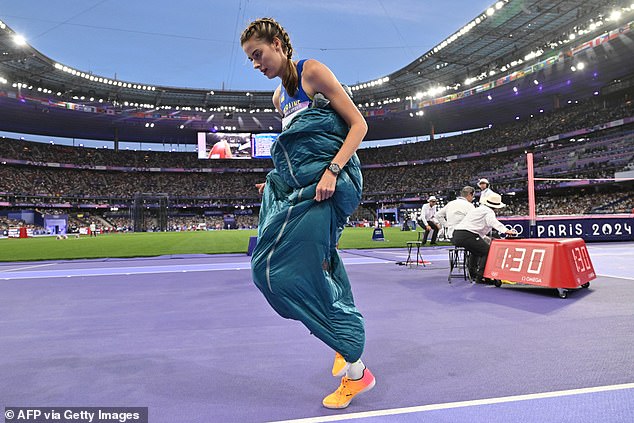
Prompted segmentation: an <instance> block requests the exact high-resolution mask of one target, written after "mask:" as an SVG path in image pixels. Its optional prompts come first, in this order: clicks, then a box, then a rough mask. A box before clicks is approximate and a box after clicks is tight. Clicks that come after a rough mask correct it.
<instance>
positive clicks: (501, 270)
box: [484, 238, 596, 289]
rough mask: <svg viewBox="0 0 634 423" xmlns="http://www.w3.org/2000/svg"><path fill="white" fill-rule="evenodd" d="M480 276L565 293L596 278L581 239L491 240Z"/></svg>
mask: <svg viewBox="0 0 634 423" xmlns="http://www.w3.org/2000/svg"><path fill="white" fill-rule="evenodd" d="M484 276H486V277H487V278H491V279H500V280H509V281H512V282H517V283H521V284H528V285H537V286H544V287H549V288H568V289H574V288H579V287H581V286H583V285H586V284H587V283H588V282H590V281H591V280H592V279H595V278H596V274H595V272H594V267H593V266H592V261H591V260H590V255H589V254H588V249H587V248H586V244H585V242H584V241H583V239H581V238H565V239H495V240H493V241H492V242H491V249H490V250H489V256H488V259H487V264H486V267H485V269H484ZM586 286H587V285H586Z"/></svg>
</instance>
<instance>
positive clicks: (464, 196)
mask: <svg viewBox="0 0 634 423" xmlns="http://www.w3.org/2000/svg"><path fill="white" fill-rule="evenodd" d="M474 197H475V188H473V187H470V186H466V187H464V188H462V189H461V190H460V196H459V197H458V198H456V199H455V200H452V201H450V202H448V203H447V204H446V205H445V207H443V208H442V209H440V210H438V212H437V213H436V219H438V222H439V223H440V224H441V225H442V226H443V227H444V228H445V229H446V230H447V232H446V235H447V238H449V239H451V237H452V235H453V231H454V228H455V227H456V225H457V224H458V223H460V222H462V219H464V217H465V216H466V215H467V213H469V212H470V211H471V210H473V209H474V208H475V206H474V205H473V204H472V202H473V199H474Z"/></svg>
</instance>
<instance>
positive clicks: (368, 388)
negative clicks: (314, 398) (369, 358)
mask: <svg viewBox="0 0 634 423" xmlns="http://www.w3.org/2000/svg"><path fill="white" fill-rule="evenodd" d="M374 385H376V378H374V379H372V382H370V384H369V385H368V386H366V387H365V388H363V389H362V390H360V391H359V392H357V393H356V395H354V396H353V397H352V398H350V399H349V400H348V402H346V403H343V404H341V405H339V406H337V405H333V406H330V405H326V404H324V403H323V402H322V405H323V406H324V407H326V408H329V409H331V410H341V409H342V408H347V407H348V406H349V405H350V403H351V402H352V400H353V399H354V398H355V397H356V396H357V395H359V394H362V393H364V392H368V391H369V390H370V389H372V388H374Z"/></svg>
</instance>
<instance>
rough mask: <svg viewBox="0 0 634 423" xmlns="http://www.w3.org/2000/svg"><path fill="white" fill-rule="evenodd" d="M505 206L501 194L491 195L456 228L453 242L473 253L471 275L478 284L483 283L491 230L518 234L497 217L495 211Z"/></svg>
mask: <svg viewBox="0 0 634 423" xmlns="http://www.w3.org/2000/svg"><path fill="white" fill-rule="evenodd" d="M505 206H506V204H504V203H503V202H502V197H501V196H500V194H496V193H494V192H493V193H490V194H489V195H488V196H487V197H485V198H483V199H480V207H477V208H475V209H473V210H471V211H470V212H469V213H467V215H466V216H465V217H464V219H462V222H460V223H459V224H457V225H456V227H455V228H454V232H453V237H452V238H451V242H452V244H453V245H455V246H456V247H464V248H465V249H466V250H467V251H469V252H470V253H471V260H470V261H469V275H470V276H471V278H472V279H474V280H475V282H476V283H481V282H483V274H484V267H485V266H486V261H487V256H488V254H489V247H490V246H489V243H488V242H486V241H485V237H486V234H487V233H489V231H490V230H491V229H496V230H497V231H498V232H500V233H504V234H507V235H516V234H517V232H515V231H514V230H512V229H507V228H506V226H504V225H503V224H502V223H500V221H499V220H497V218H496V217H495V212H494V210H496V209H501V208H502V207H505Z"/></svg>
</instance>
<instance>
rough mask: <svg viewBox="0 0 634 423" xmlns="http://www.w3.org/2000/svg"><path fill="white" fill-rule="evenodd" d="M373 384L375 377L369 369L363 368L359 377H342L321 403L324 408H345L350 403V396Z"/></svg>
mask: <svg viewBox="0 0 634 423" xmlns="http://www.w3.org/2000/svg"><path fill="white" fill-rule="evenodd" d="M375 384H376V379H375V378H374V375H373V374H372V372H370V369H368V368H365V369H364V370H363V377H362V378H361V379H357V380H352V379H348V378H347V377H345V376H344V377H342V378H341V385H339V388H337V390H336V391H335V392H333V393H332V394H330V395H328V396H327V397H326V398H324V400H323V401H322V404H323V405H324V407H326V408H346V407H347V406H348V405H350V401H352V398H354V397H356V396H357V395H359V394H360V393H362V392H367V391H369V390H370V389H372V388H374V385H375Z"/></svg>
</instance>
